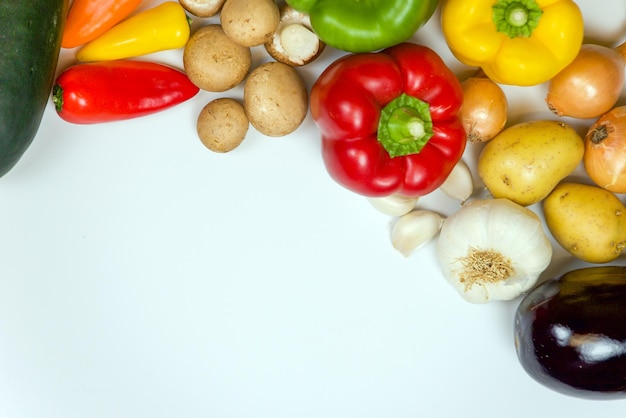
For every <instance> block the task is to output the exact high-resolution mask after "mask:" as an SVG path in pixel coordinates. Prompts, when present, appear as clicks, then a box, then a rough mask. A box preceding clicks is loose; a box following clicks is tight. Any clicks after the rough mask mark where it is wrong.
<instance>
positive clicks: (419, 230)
mask: <svg viewBox="0 0 626 418" xmlns="http://www.w3.org/2000/svg"><path fill="white" fill-rule="evenodd" d="M444 220H445V218H444V217H443V216H441V215H439V214H438V213H436V212H432V211H429V210H414V211H412V212H409V213H407V214H405V215H403V216H401V217H400V218H399V219H398V220H397V221H396V223H395V224H394V225H393V228H392V229H391V244H392V245H393V248H395V249H396V250H398V251H399V252H400V253H401V254H402V255H403V256H405V257H408V256H409V255H411V253H413V252H414V251H415V250H417V249H418V248H420V247H422V246H423V245H425V244H426V243H428V242H429V241H430V240H432V239H433V238H435V236H436V235H437V234H438V233H439V231H440V229H441V226H442V225H443V222H444Z"/></svg>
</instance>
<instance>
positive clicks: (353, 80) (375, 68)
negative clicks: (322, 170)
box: [310, 43, 466, 197]
mask: <svg viewBox="0 0 626 418" xmlns="http://www.w3.org/2000/svg"><path fill="white" fill-rule="evenodd" d="M462 101H463V89H462V88H461V84H460V82H459V80H458V79H457V78H456V76H455V75H454V73H453V72H452V71H451V70H450V69H449V68H448V67H447V66H446V65H445V63H444V62H443V60H442V59H441V58H440V57H439V56H438V55H437V54H436V53H435V52H434V51H433V50H431V49H429V48H427V47H425V46H421V45H417V44H413V43H402V44H398V45H396V46H393V47H390V48H387V49H385V50H382V51H380V52H377V53H358V54H351V55H346V56H344V57H342V58H339V59H338V60H337V61H335V62H333V63H332V64H331V65H330V66H329V67H328V68H327V69H326V70H325V71H324V72H323V73H322V74H321V75H320V77H319V78H318V79H317V81H316V82H315V84H314V85H313V88H312V90H311V98H310V102H311V114H312V116H313V119H314V120H315V122H316V124H317V126H318V127H319V129H320V131H321V134H322V135H321V136H322V157H323V159H324V164H325V165H326V168H327V170H328V172H329V174H330V176H331V177H332V178H333V179H334V180H335V181H337V182H338V183H339V184H341V185H343V186H344V187H346V188H348V189H350V190H352V191H354V192H356V193H359V194H362V195H365V196H372V197H375V196H387V195H390V194H393V193H398V194H403V195H406V196H422V195H425V194H428V193H430V192H432V191H434V190H435V189H437V188H438V187H439V186H440V185H441V184H442V183H443V182H444V180H445V179H446V178H447V177H448V175H449V174H450V172H451V171H452V169H453V168H454V166H455V164H456V163H457V162H458V161H459V159H460V158H461V157H462V155H463V151H464V150H465V144H466V136H465V131H464V129H463V126H462V124H461V122H460V119H459V116H458V112H459V108H460V106H461V103H462Z"/></svg>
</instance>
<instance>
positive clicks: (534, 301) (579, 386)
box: [514, 266, 626, 400]
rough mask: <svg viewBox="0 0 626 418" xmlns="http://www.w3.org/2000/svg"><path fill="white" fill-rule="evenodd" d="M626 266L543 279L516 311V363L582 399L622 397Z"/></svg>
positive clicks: (625, 372) (556, 388)
mask: <svg viewBox="0 0 626 418" xmlns="http://www.w3.org/2000/svg"><path fill="white" fill-rule="evenodd" d="M624 315H626V267H624V266H602V267H590V268H582V269H578V270H572V271H569V272H567V273H565V274H564V275H563V276H561V277H559V278H553V279H550V280H546V281H544V282H542V283H541V284H540V285H539V286H537V287H535V288H534V289H533V290H532V291H531V292H529V293H528V294H527V295H526V296H524V298H523V299H522V301H521V303H520V304H519V306H518V308H517V312H516V315H515V331H514V332H515V347H516V351H517V356H518V359H519V361H520V364H521V365H522V366H523V368H524V370H525V371H526V372H527V373H528V374H529V375H530V376H531V377H532V378H533V379H535V380H536V381H537V382H539V383H541V384H542V385H544V386H546V387H547V388H550V389H552V390H554V391H556V392H559V393H562V394H564V395H568V396H573V397H577V398H583V399H595V400H601V399H605V400H606V399H624V398H626V355H624V353H625V352H626V321H624Z"/></svg>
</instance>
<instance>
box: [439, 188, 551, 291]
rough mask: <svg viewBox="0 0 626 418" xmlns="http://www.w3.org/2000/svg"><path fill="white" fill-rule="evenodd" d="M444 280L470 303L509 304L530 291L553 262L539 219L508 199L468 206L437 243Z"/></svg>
mask: <svg viewBox="0 0 626 418" xmlns="http://www.w3.org/2000/svg"><path fill="white" fill-rule="evenodd" d="M437 258H438V262H439V266H440V269H441V271H442V273H443V275H444V277H445V278H446V280H447V281H448V282H449V283H450V284H451V285H452V286H453V287H454V288H455V289H456V290H457V292H458V293H459V294H460V295H461V296H462V297H463V298H464V299H465V300H467V301H468V302H471V303H486V302H490V301H493V300H511V299H514V298H516V297H517V296H520V295H521V294H523V293H524V292H526V291H527V290H529V289H530V288H532V287H533V286H534V285H535V284H536V282H537V279H538V278H539V276H540V274H541V273H542V272H543V271H544V270H545V269H546V268H547V267H548V265H549V264H550V261H551V259H552V245H551V244H550V241H549V240H548V237H547V236H546V234H545V232H544V229H543V225H542V223H541V220H540V219H539V217H538V216H537V215H536V214H535V213H534V212H532V211H531V210H530V209H528V208H525V207H523V206H520V205H518V204H516V203H514V202H512V201H510V200H508V199H482V200H474V201H470V202H469V203H466V204H465V205H464V206H462V207H461V209H459V210H458V211H457V212H455V213H454V214H452V215H451V216H450V217H448V218H447V219H446V221H445V222H444V223H443V226H442V227H441V232H440V235H439V239H438V242H437Z"/></svg>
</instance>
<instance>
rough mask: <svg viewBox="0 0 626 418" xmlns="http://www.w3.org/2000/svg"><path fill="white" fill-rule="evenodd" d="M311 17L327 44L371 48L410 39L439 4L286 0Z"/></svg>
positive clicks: (386, 0) (388, 0) (407, 0)
mask: <svg viewBox="0 0 626 418" xmlns="http://www.w3.org/2000/svg"><path fill="white" fill-rule="evenodd" d="M287 4H289V5H290V6H291V7H293V8H294V9H296V10H297V11H299V12H302V13H306V14H308V15H309V17H310V19H311V27H312V28H313V30H314V31H315V33H316V34H317V36H319V38H320V39H321V40H322V41H324V43H326V44H327V45H330V46H332V47H335V48H337V49H341V50H343V51H348V52H370V51H375V50H378V49H383V48H387V47H390V46H393V45H396V44H398V43H401V42H403V41H406V40H408V39H409V38H410V37H411V36H413V34H414V33H415V32H416V31H417V30H418V29H419V28H420V27H421V26H422V25H424V24H425V23H426V22H427V21H428V20H429V19H430V18H431V16H432V15H433V13H434V12H435V9H436V8H437V0H287Z"/></svg>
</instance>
